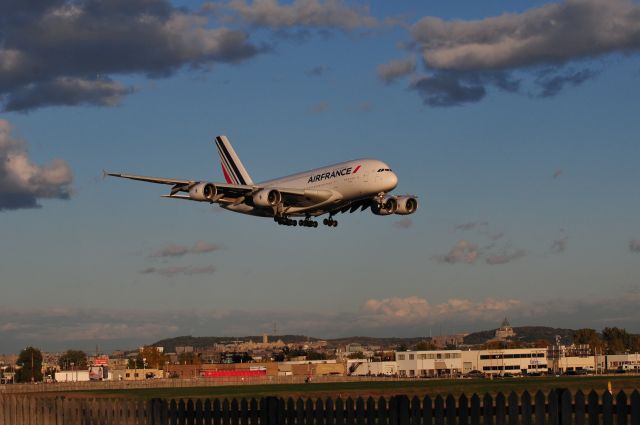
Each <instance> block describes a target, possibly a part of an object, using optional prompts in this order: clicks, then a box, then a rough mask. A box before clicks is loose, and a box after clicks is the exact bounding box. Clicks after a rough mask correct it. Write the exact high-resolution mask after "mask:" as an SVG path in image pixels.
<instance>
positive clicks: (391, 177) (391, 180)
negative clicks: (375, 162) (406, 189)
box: [389, 173, 398, 190]
mask: <svg viewBox="0 0 640 425" xmlns="http://www.w3.org/2000/svg"><path fill="white" fill-rule="evenodd" d="M389 185H390V186H391V188H390V189H389V190H393V189H395V188H396V186H398V176H396V174H395V173H389Z"/></svg>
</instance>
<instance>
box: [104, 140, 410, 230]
mask: <svg viewBox="0 0 640 425" xmlns="http://www.w3.org/2000/svg"><path fill="white" fill-rule="evenodd" d="M215 144H216V147H217V149H218V154H219V155H220V165H221V166H222V173H223V175H224V178H225V181H226V183H212V182H203V181H195V180H178V179H167V178H161V177H148V176H136V175H132V174H123V173H108V172H105V175H108V176H112V177H120V178H125V179H131V180H139V181H144V182H150V183H157V184H165V185H170V186H172V188H171V191H170V192H169V194H168V195H162V197H164V198H171V199H182V200H189V201H198V202H208V203H210V204H213V203H216V204H219V205H220V206H221V207H222V208H224V209H226V210H229V211H233V212H237V213H242V214H248V215H253V216H258V217H272V218H273V219H274V221H275V222H276V223H278V224H280V225H286V226H297V225H300V226H301V227H318V222H317V221H314V220H312V217H313V218H315V217H319V216H321V215H325V214H328V215H329V217H328V218H324V220H323V224H324V225H325V226H328V227H337V226H338V221H337V220H335V219H334V218H333V216H334V215H336V214H337V213H345V212H347V211H349V213H353V212H355V211H356V210H358V209H360V210H361V211H364V210H366V209H367V208H371V211H372V212H373V214H375V215H380V216H385V215H390V214H400V215H408V214H413V213H415V212H416V210H417V209H418V200H417V197H416V196H412V195H404V196H392V195H388V193H389V192H390V191H392V190H393V189H395V188H396V186H397V185H398V177H397V176H396V175H395V173H394V172H393V171H392V170H391V168H390V167H389V166H388V165H387V164H385V163H384V162H382V161H378V160H376V159H356V160H352V161H347V162H341V163H338V164H333V165H329V166H327V167H322V168H317V169H313V170H309V171H304V172H301V173H296V174H292V175H289V176H286V177H280V178H277V179H273V180H268V181H265V182H262V183H254V182H253V180H252V179H251V177H250V176H249V173H247V170H246V168H245V167H244V165H243V164H242V162H241V161H240V158H239V157H238V155H237V154H236V152H235V150H234V149H233V147H232V146H231V143H230V142H229V139H228V138H227V137H226V136H218V137H216V138H215ZM291 217H304V219H300V220H295V219H293V218H291Z"/></svg>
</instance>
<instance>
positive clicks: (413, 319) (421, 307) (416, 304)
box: [361, 296, 521, 325]
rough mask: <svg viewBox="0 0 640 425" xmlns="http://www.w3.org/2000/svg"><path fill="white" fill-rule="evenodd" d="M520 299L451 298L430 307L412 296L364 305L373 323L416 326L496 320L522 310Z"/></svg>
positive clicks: (423, 300)
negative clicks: (474, 299) (444, 322)
mask: <svg viewBox="0 0 640 425" xmlns="http://www.w3.org/2000/svg"><path fill="white" fill-rule="evenodd" d="M520 305H521V302H520V301H519V300H513V299H507V300H496V299H492V298H487V299H486V300H484V301H479V302H478V301H471V300H468V299H461V298H451V299H449V300H447V301H446V302H444V303H440V304H434V305H432V304H430V303H429V301H428V300H427V299H426V298H421V297H417V296H410V297H405V298H400V297H393V298H384V299H380V300H378V299H369V300H367V301H366V302H365V303H364V305H363V306H362V309H361V310H362V314H363V315H364V319H365V320H366V321H371V322H372V323H378V324H384V325H392V324H416V323H424V322H433V321H435V320H438V321H442V320H447V319H455V320H456V321H472V320H493V319H496V320H497V318H499V317H500V316H503V315H504V314H506V313H508V312H510V311H512V310H514V309H516V308H518V307H520Z"/></svg>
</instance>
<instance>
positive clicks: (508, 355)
mask: <svg viewBox="0 0 640 425" xmlns="http://www.w3.org/2000/svg"><path fill="white" fill-rule="evenodd" d="M462 363H463V365H462V370H463V373H469V372H471V371H472V370H479V371H480V372H483V373H485V374H487V375H504V374H505V373H510V374H514V375H520V374H527V373H546V372H547V370H548V369H547V349H546V348H512V349H492V350H477V351H463V352H462Z"/></svg>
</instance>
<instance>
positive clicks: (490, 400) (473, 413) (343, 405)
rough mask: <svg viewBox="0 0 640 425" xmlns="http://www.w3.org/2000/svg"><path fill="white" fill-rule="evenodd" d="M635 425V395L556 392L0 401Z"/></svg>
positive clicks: (128, 420)
mask: <svg viewBox="0 0 640 425" xmlns="http://www.w3.org/2000/svg"><path fill="white" fill-rule="evenodd" d="M40 424H42V425H94V424H95V425H205V424H207V425H227V424H228V425H249V424H256V425H276V424H278V425H279V424H285V425H289V424H290V425H307V424H308V425H325V424H326V425H365V424H366V425H373V424H377V425H386V424H389V425H391V424H394V425H418V424H425V425H427V424H428V425H445V424H446V425H494V424H495V425H570V424H571V425H573V424H575V425H583V424H584V425H587V424H588V425H596V424H603V425H614V424H616V425H639V424H640V393H639V392H638V390H635V391H633V393H631V395H630V396H627V394H625V392H624V391H620V392H619V393H618V394H616V395H615V396H614V395H613V394H611V393H610V392H608V391H606V392H605V393H604V394H602V396H599V395H598V393H596V392H595V391H592V392H590V393H589V394H588V395H586V396H585V394H583V393H582V392H581V391H578V392H577V393H576V394H575V395H572V394H571V393H570V392H569V391H568V390H564V389H557V390H553V391H550V392H549V393H548V394H544V393H542V392H540V391H538V392H537V393H535V394H534V395H533V396H532V395H531V394H529V393H528V392H526V391H525V392H524V393H522V395H520V396H518V395H517V394H515V393H511V394H510V395H509V396H508V397H505V395H503V394H502V393H499V394H497V395H496V396H495V397H492V396H491V395H489V394H486V395H484V396H483V397H480V396H478V395H476V394H474V395H473V396H471V397H467V396H466V395H462V396H460V397H459V398H458V399H456V398H454V397H453V396H452V395H448V396H446V397H442V396H436V397H429V396H425V397H423V398H418V397H413V398H412V399H410V398H409V397H407V396H394V397H391V398H389V399H385V398H383V397H381V398H379V399H373V398H368V399H363V398H357V399H355V400H354V399H352V398H347V399H346V400H343V399H341V398H336V399H326V400H322V399H317V400H312V399H306V400H305V399H297V400H293V399H291V398H289V399H286V400H285V399H283V398H278V397H264V398H262V399H259V400H256V399H250V400H247V399H241V400H236V399H233V400H226V399H224V400H220V399H213V400H210V399H204V400H201V399H196V400H191V399H188V400H184V399H180V400H164V399H151V400H140V401H135V400H127V399H84V398H70V397H66V398H65V397H60V396H58V397H49V398H46V397H41V396H16V395H9V396H4V397H0V425H40Z"/></svg>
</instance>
